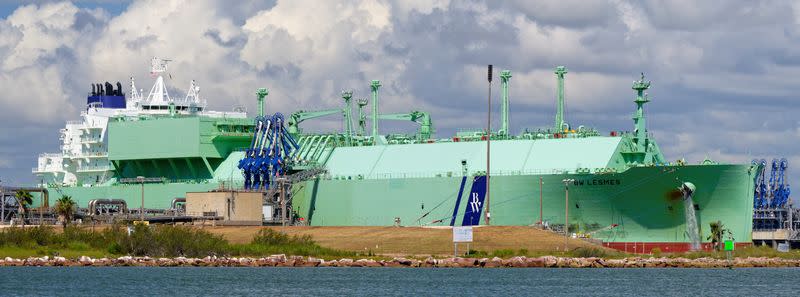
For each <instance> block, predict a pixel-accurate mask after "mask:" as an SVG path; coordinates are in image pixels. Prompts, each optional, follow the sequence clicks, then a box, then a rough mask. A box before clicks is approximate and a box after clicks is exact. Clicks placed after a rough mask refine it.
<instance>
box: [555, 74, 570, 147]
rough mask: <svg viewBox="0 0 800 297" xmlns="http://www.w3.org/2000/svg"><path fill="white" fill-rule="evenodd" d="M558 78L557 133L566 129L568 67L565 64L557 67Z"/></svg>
mask: <svg viewBox="0 0 800 297" xmlns="http://www.w3.org/2000/svg"><path fill="white" fill-rule="evenodd" d="M555 74H556V79H557V80H558V94H557V96H558V105H557V106H556V122H555V127H554V128H555V129H553V131H555V132H556V133H558V132H561V131H563V130H564V123H565V121H564V74H567V68H566V67H564V66H558V67H556V71H555Z"/></svg>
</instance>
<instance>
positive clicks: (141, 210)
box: [136, 176, 144, 222]
mask: <svg viewBox="0 0 800 297" xmlns="http://www.w3.org/2000/svg"><path fill="white" fill-rule="evenodd" d="M136 180H137V181H138V182H139V183H140V184H142V204H141V206H140V207H139V221H142V222H144V176H137V177H136Z"/></svg>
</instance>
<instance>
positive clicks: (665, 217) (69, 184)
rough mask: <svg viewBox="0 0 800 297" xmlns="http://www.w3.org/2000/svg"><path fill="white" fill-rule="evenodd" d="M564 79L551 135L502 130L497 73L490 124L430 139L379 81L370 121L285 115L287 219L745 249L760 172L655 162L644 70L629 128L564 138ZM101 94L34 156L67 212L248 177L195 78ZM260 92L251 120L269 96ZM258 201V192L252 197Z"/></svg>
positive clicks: (228, 126)
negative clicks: (53, 144)
mask: <svg viewBox="0 0 800 297" xmlns="http://www.w3.org/2000/svg"><path fill="white" fill-rule="evenodd" d="M165 70H166V60H161V59H156V58H154V59H153V69H152V70H151V72H152V73H154V74H160V73H163V72H164V71H165ZM566 73H567V71H566V69H565V68H564V67H558V68H556V71H555V74H556V77H557V83H558V94H557V96H556V97H557V113H556V118H555V123H554V125H553V126H552V127H551V128H548V129H540V130H525V131H523V132H522V133H520V134H518V135H512V134H511V133H509V131H510V129H509V126H508V115H509V110H508V106H509V105H508V102H509V96H508V83H509V80H510V78H511V72H510V71H507V70H505V71H502V72H501V74H500V79H501V86H502V106H501V113H502V114H501V128H500V129H499V130H497V131H492V133H488V135H487V133H486V132H485V130H484V131H473V132H459V133H457V134H456V135H455V136H453V137H451V138H444V139H442V138H435V136H434V135H435V130H434V128H433V123H432V120H431V117H430V115H429V114H427V113H425V112H420V111H412V112H409V113H405V114H380V113H379V112H378V98H379V96H378V94H379V92H378V91H379V88H380V86H381V85H380V82H379V81H372V83H371V85H370V87H371V94H372V103H371V104H372V106H371V107H372V113H371V114H370V115H367V114H366V113H365V111H364V107H365V106H366V105H367V100H365V99H359V100H356V104H357V108H358V115H357V117H356V119H355V120H356V122H357V123H356V125H357V127H355V128H354V127H353V123H352V121H351V119H352V118H353V116H351V114H352V106H351V104H352V101H353V100H352V99H353V96H352V95H353V94H352V92H343V93H342V98H343V99H344V103H345V106H344V108H341V109H331V110H323V111H299V112H295V113H293V114H291V115H289V116H287V117H286V119H285V123H286V131H288V134H287V137H289V138H292V139H293V140H292V141H294V144H296V150H295V151H294V152H293V153H292V154H291V155H287V156H286V158H285V159H284V160H282V162H283V163H282V164H283V165H285V166H286V168H287V172H286V174H291V175H289V177H292V176H304V178H296V179H292V178H289V180H291V181H292V183H291V185H290V191H289V195H288V198H287V199H288V201H287V203H288V204H290V208H291V211H290V213H293V214H294V215H293V217H294V218H296V219H298V221H302V222H304V223H306V224H310V225H313V226H348V225H358V226H387V225H394V224H398V223H399V224H401V225H407V226H462V225H465V226H466V225H483V224H491V225H525V226H527V225H536V224H540V225H545V226H547V227H549V228H551V229H557V230H564V229H565V225H568V230H569V232H570V233H574V234H576V236H586V237H591V238H593V239H596V240H600V241H602V243H603V245H605V246H608V247H612V248H616V249H620V250H627V251H631V252H650V250H651V249H653V248H656V247H658V248H660V249H661V250H662V251H664V252H675V251H685V250H688V249H690V248H698V247H700V245H702V247H703V248H708V243H702V242H701V241H704V240H705V239H706V238H707V237H708V236H709V235H710V229H709V227H708V226H709V223H710V222H714V221H721V222H722V223H723V224H725V226H726V227H727V228H729V229H730V231H731V232H732V235H733V238H734V239H735V241H736V242H737V243H738V244H749V243H750V242H751V229H752V212H753V201H752V199H753V196H752V195H753V194H752V193H753V187H754V178H755V174H756V173H757V172H758V169H759V168H758V165H751V164H717V163H715V162H712V161H709V160H706V161H703V162H702V163H701V164H686V163H685V162H682V161H678V162H667V161H666V160H665V158H664V156H663V155H662V154H661V152H660V150H659V147H658V145H657V144H656V142H655V141H654V140H653V138H652V135H651V134H650V133H648V131H647V125H646V122H645V112H644V105H645V104H646V103H647V102H648V101H649V100H648V97H647V95H646V94H644V91H645V90H647V89H648V87H649V86H650V82H648V81H645V80H644V76H642V79H640V80H638V81H635V82H634V84H633V90H635V94H636V96H635V100H634V103H635V104H636V111H635V113H634V116H633V120H634V129H633V132H617V131H612V132H610V133H609V134H607V135H608V136H605V135H600V133H599V132H598V131H596V130H594V129H591V128H586V127H584V126H580V127H577V128H573V127H571V126H570V125H569V124H567V123H566V121H565V119H564V116H563V114H564V77H565V74H566ZM106 85H107V86H108V85H109V84H106ZM101 87H102V85H98V87H97V90H94V91H93V92H92V94H90V96H89V100H88V101H89V106H88V107H87V111H86V112H84V113H83V117H84V120H83V121H82V122H69V123H68V124H67V127H66V128H65V129H62V131H61V133H62V140H63V141H64V145H63V146H62V152H61V153H59V154H42V155H40V158H39V166H38V167H37V168H34V169H33V171H34V173H35V174H36V175H37V176H39V178H40V179H41V180H42V185H43V186H45V187H47V188H48V189H49V190H50V192H51V193H52V192H58V193H60V194H63V195H71V196H72V197H73V199H75V200H76V201H77V202H78V204H79V206H80V207H86V206H87V204H88V202H89V201H90V200H93V199H124V200H126V201H127V203H128V205H130V206H131V207H138V206H139V201H140V199H142V195H144V200H145V207H147V208H153V209H155V208H161V209H166V208H170V207H171V204H172V202H174V201H175V198H181V197H185V194H186V193H187V192H200V191H209V190H214V189H220V188H225V189H242V188H244V187H245V184H246V183H249V182H250V177H247V181H246V178H245V176H247V175H246V174H245V175H243V172H242V170H241V169H240V168H239V167H240V166H241V164H240V161H243V160H245V159H247V158H248V154H249V152H250V151H249V150H248V149H253V143H258V141H256V139H255V138H256V136H255V135H259V134H258V129H259V127H257V125H258V124H257V123H258V121H254V120H253V119H252V118H248V117H247V116H246V114H245V113H244V112H243V111H242V110H236V111H233V112H214V111H207V110H205V103H204V101H203V100H202V99H200V96H199V88H198V87H197V86H196V85H195V84H194V82H192V84H191V87H190V89H189V91H188V94H187V96H186V97H185V98H183V99H176V98H172V97H170V96H169V94H168V93H167V89H166V87H165V86H164V80H163V78H162V77H161V76H158V78H157V79H156V81H155V85H154V86H153V88H152V89H151V91H150V94H149V95H148V96H147V97H146V98H145V97H144V96H143V94H142V93H140V92H139V91H137V90H136V88H135V86H134V85H133V82H131V92H130V93H129V94H130V95H129V96H130V98H125V96H124V95H123V94H122V92H121V89H120V88H121V87H119V84H118V89H117V90H115V91H114V92H108V90H107V88H108V87H106V90H105V91H102V92H101V90H100V88H101ZM93 88H94V85H93ZM111 88H112V89H113V86H111ZM257 95H258V100H259V108H260V110H261V111H260V115H259V117H257V118H263V104H264V99H265V97H266V96H267V91H266V89H260V90H259V92H258V93H257ZM115 96H116V97H115ZM114 97H115V98H114ZM119 97H121V99H120V98H119ZM326 115H339V116H342V117H343V118H344V127H345V131H343V132H341V133H327V134H315V133H306V132H304V131H303V130H302V129H300V127H299V125H300V123H301V122H303V121H305V120H309V119H313V118H316V117H320V116H326ZM281 119H283V118H281ZM368 119H370V120H371V128H372V132H371V134H369V135H368V134H367V133H366V131H365V130H366V126H367V125H366V123H367V120H368ZM382 120H405V121H411V122H415V123H417V124H419V130H418V131H417V133H415V134H414V135H402V134H386V135H382V134H380V133H379V126H378V124H379V122H380V121H382ZM270 137H273V136H270ZM264 139H266V138H264ZM487 140H490V152H491V155H490V161H491V167H490V168H491V169H490V172H489V173H490V174H489V176H488V177H487V175H486V164H487V159H486V158H487ZM261 142H263V140H262V141H261ZM270 168H272V167H270ZM303 173H306V174H305V175H303ZM487 179H488V180H489V183H488V184H487ZM270 181H271V182H274V180H270ZM264 182H265V183H266V182H268V181H267V180H264ZM487 185H488V187H487ZM487 188H488V189H489V192H488V193H487ZM265 192H266V193H273V192H270V191H265ZM142 193H144V194H142ZM51 195H52V194H51ZM270 199H272V197H271V196H270V195H268V194H265V203H267V202H266V201H268V200H270ZM268 216H270V214H265V220H268V218H267V217H268Z"/></svg>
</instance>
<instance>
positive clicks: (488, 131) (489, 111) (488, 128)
mask: <svg viewBox="0 0 800 297" xmlns="http://www.w3.org/2000/svg"><path fill="white" fill-rule="evenodd" d="M487 78H488V80H489V99H488V101H489V103H488V105H489V106H488V107H487V108H488V109H487V110H486V216H485V217H484V220H485V222H486V225H489V224H490V220H491V218H492V214H491V213H490V212H489V205H490V204H489V202H490V201H489V198H490V196H491V194H490V191H489V164H490V160H491V154H490V153H489V152H490V151H489V150H490V144H491V141H492V65H491V64H489V67H488V69H487Z"/></svg>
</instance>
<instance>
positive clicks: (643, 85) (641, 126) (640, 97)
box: [631, 73, 650, 153]
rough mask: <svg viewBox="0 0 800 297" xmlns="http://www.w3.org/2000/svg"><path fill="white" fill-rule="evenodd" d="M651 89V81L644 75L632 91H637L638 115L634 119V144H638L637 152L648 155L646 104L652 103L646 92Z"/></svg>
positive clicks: (636, 82)
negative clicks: (645, 78) (646, 79)
mask: <svg viewBox="0 0 800 297" xmlns="http://www.w3.org/2000/svg"><path fill="white" fill-rule="evenodd" d="M649 88H650V81H645V80H644V73H642V77H641V78H640V79H639V80H638V81H634V82H633V86H632V87H631V89H634V90H636V100H634V101H633V102H635V103H636V114H635V115H634V117H633V123H634V130H633V131H634V132H633V133H634V138H633V140H634V142H636V151H637V152H639V153H646V151H647V145H648V143H647V142H648V139H647V122H646V121H645V118H644V104H645V103H647V102H650V100H649V99H648V98H647V93H645V92H644V91H645V90H647V89H649Z"/></svg>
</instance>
